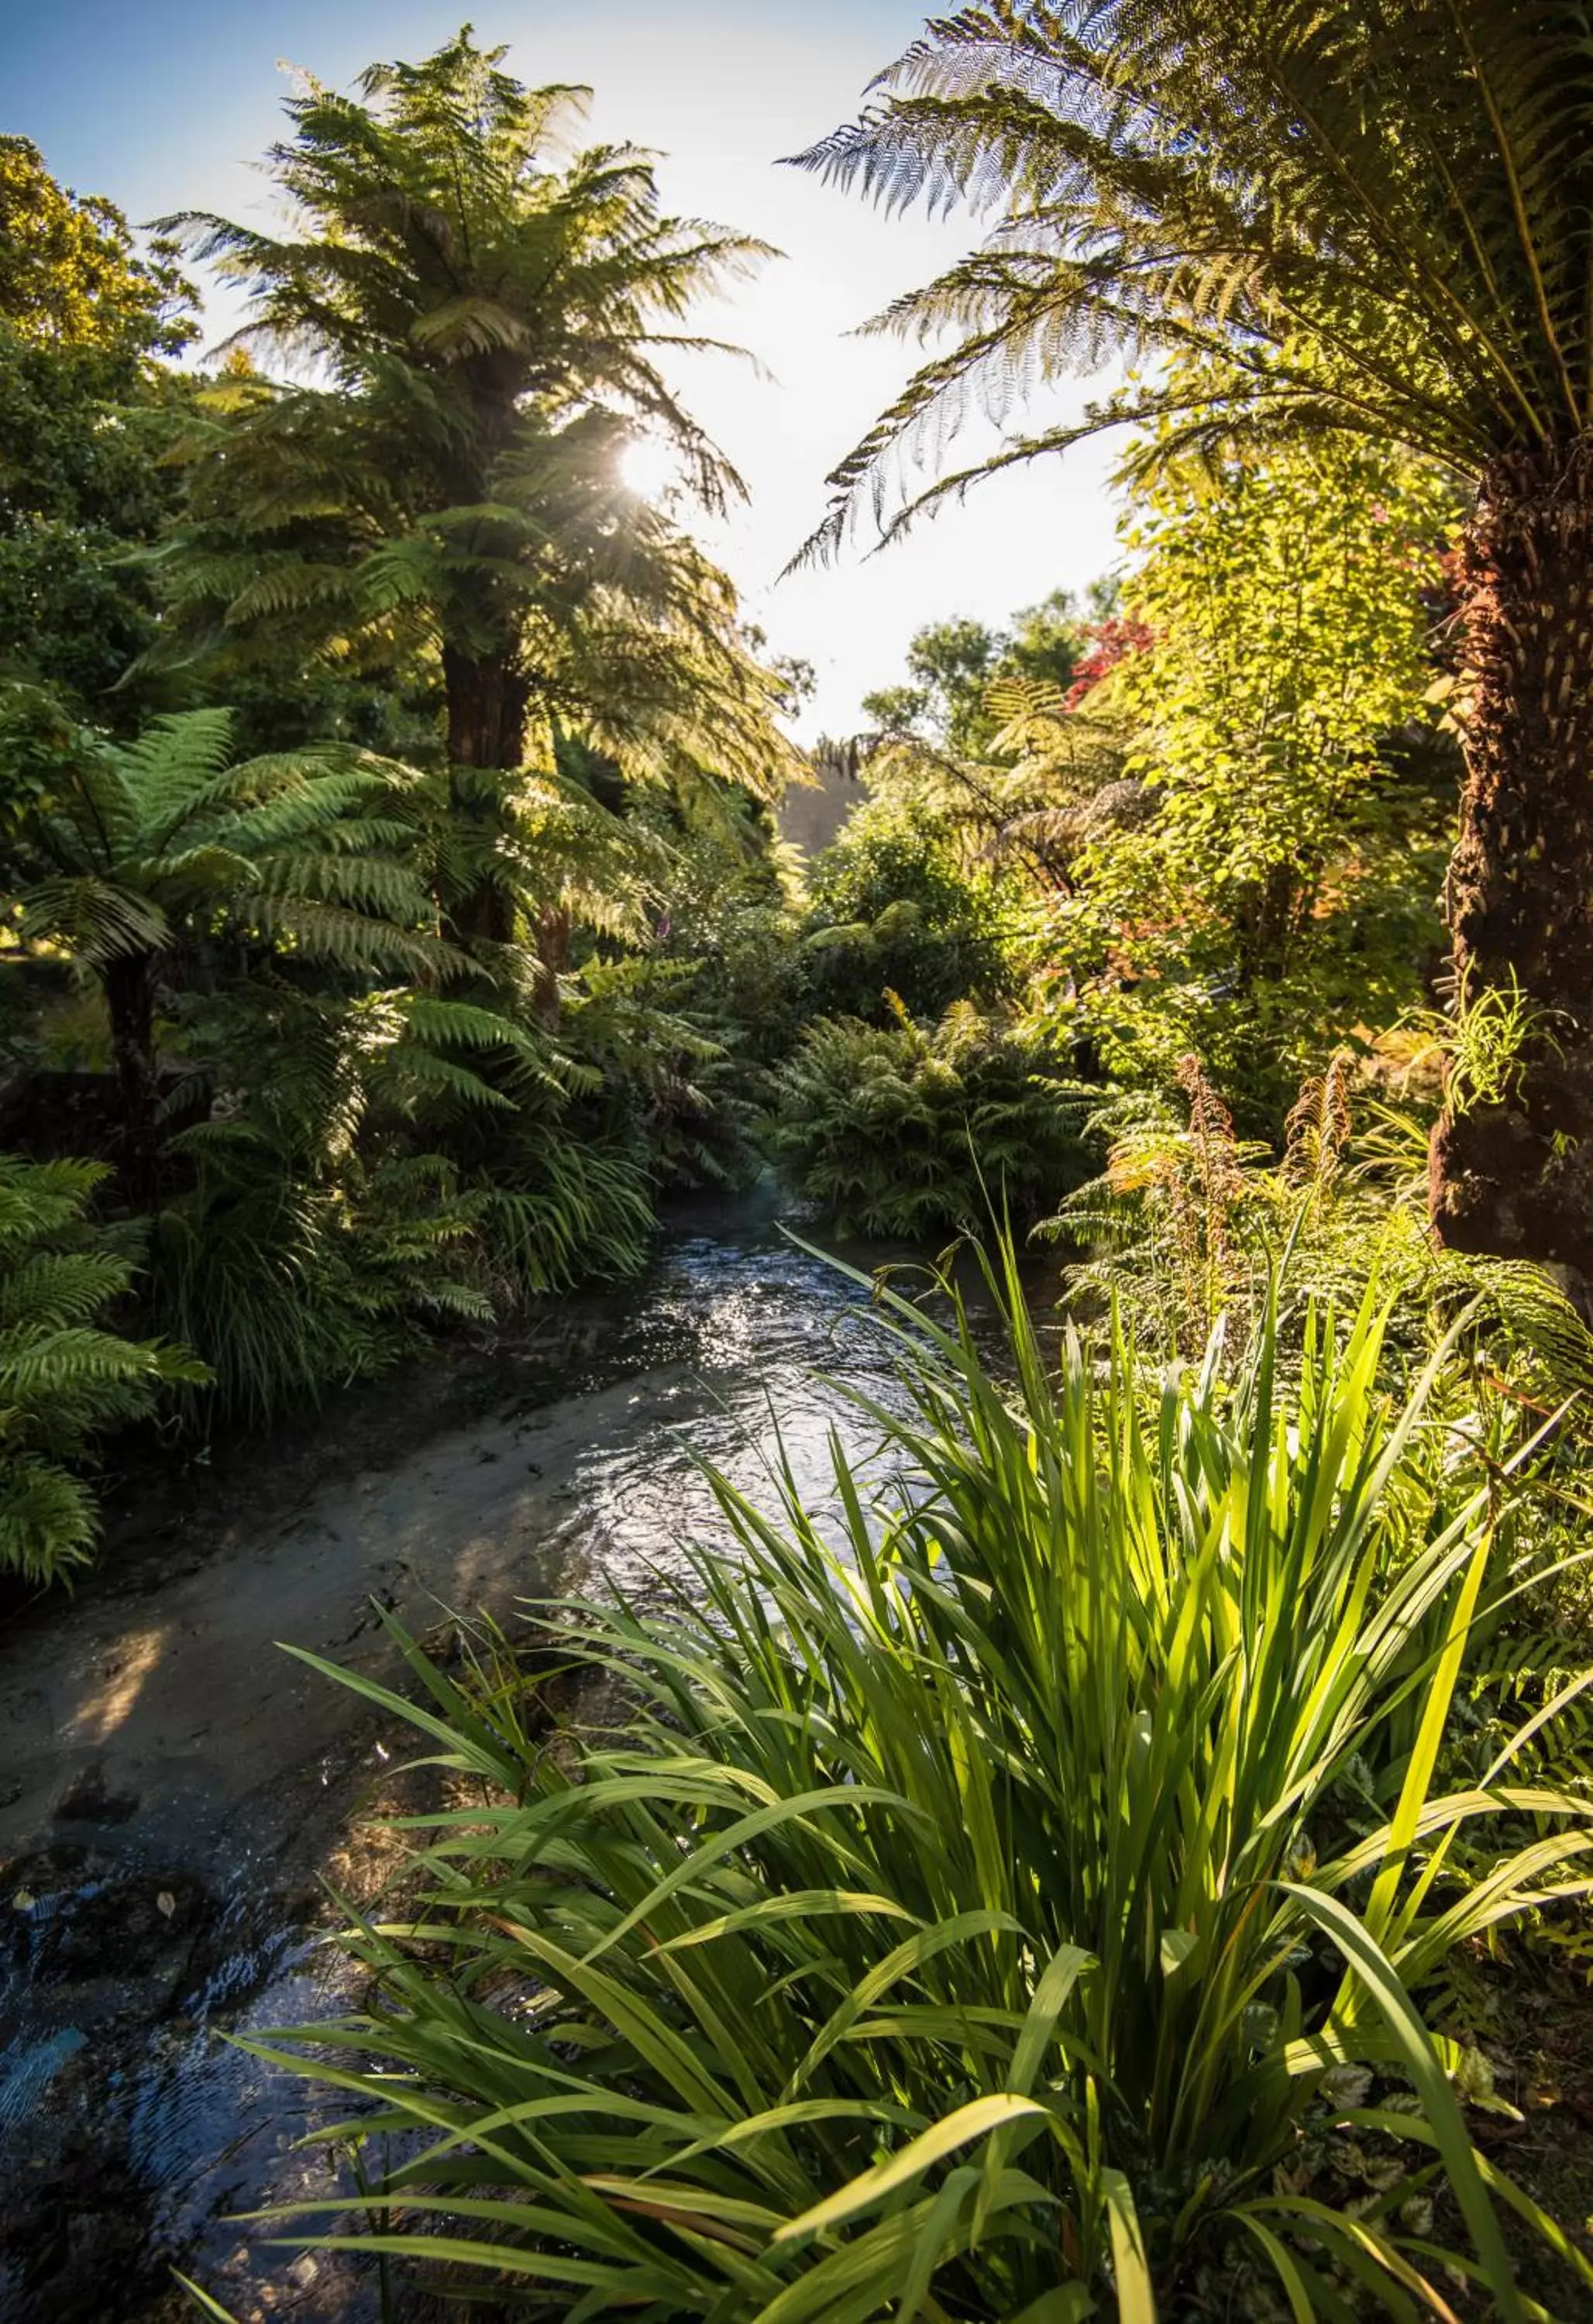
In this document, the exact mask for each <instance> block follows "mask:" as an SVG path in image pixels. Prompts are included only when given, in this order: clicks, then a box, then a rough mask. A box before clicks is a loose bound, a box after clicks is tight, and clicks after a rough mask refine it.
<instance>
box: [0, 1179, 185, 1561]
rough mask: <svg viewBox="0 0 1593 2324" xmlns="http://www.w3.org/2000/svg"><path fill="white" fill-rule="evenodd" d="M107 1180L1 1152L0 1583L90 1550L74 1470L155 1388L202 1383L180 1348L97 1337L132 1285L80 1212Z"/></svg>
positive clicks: (83, 1494) (133, 1416) (146, 1404)
mask: <svg viewBox="0 0 1593 2324" xmlns="http://www.w3.org/2000/svg"><path fill="white" fill-rule="evenodd" d="M105 1176H107V1173H106V1171H105V1169H104V1167H103V1166H101V1165H98V1164H95V1163H90V1162H44V1163H32V1162H26V1161H23V1159H22V1158H21V1157H18V1156H15V1155H10V1154H6V1155H0V1572H5V1571H9V1572H19V1573H21V1574H22V1575H23V1578H24V1580H27V1581H29V1582H51V1581H57V1580H60V1579H61V1578H63V1577H66V1576H69V1574H70V1572H72V1570H73V1569H74V1568H76V1567H78V1566H79V1565H81V1564H82V1563H84V1562H85V1561H86V1560H87V1558H88V1556H89V1554H91V1552H92V1549H93V1546H94V1543H95V1541H96V1539H97V1536H98V1532H99V1516H98V1509H97V1504H96V1501H95V1499H94V1495H93V1492H92V1490H91V1489H90V1488H89V1487H88V1484H87V1483H85V1481H84V1480H83V1478H82V1477H81V1476H80V1475H79V1474H77V1473H75V1471H77V1470H78V1469H79V1468H80V1467H81V1466H83V1465H84V1464H85V1463H86V1462H88V1459H89V1456H90V1454H91V1451H92V1446H93V1441H94V1438H95V1437H96V1435H97V1434H98V1433H100V1432H102V1431H103V1430H105V1429H107V1428H111V1427H116V1426H120V1425H125V1424H126V1423H127V1422H129V1421H134V1420H138V1419H141V1418H143V1417H144V1416H145V1415H146V1414H147V1413H148V1412H149V1411H150V1410H151V1409H152V1408H153V1404H154V1401H155V1397H156V1393H157V1391H158V1390H159V1388H160V1387H161V1385H162V1382H178V1381H185V1382H188V1383H190V1384H195V1385H197V1384H199V1382H201V1381H203V1380H204V1379H207V1378H208V1374H207V1373H206V1371H205V1369H204V1367H203V1366H202V1365H201V1364H199V1363H197V1362H196V1361H195V1360H194V1359H193V1358H192V1357H191V1356H190V1355H189V1354H188V1353H187V1351H185V1350H183V1349H181V1348H173V1347H170V1346H167V1345H165V1344H163V1343H162V1342H159V1341H148V1340H146V1341H136V1340H127V1339H123V1338H122V1337H120V1336H119V1335H118V1334H117V1333H114V1332H110V1331H107V1330H105V1329H104V1328H102V1326H101V1324H100V1323H99V1321H98V1319H99V1318H100V1317H101V1316H102V1315H103V1314H104V1312H105V1310H106V1308H107V1306H108V1305H109V1304H110V1303H111V1301H113V1300H114V1299H118V1298H120V1297H122V1296H124V1295H125V1293H126V1291H127V1289H128V1287H129V1286H130V1285H131V1283H132V1281H133V1276H134V1268H133V1266H132V1264H131V1262H130V1261H129V1260H128V1259H126V1258H125V1256H123V1255H121V1254H120V1253H118V1252H117V1251H115V1250H112V1249H110V1248H109V1247H108V1245H107V1242H106V1240H105V1239H104V1237H103V1235H101V1234H100V1233H99V1232H98V1231H97V1230H96V1229H95V1228H94V1227H93V1225H92V1224H91V1223H90V1222H89V1221H88V1217H87V1215H86V1213H87V1208H88V1203H89V1202H90V1200H91V1199H92V1196H93V1194H94V1190H95V1188H96V1187H97V1185H98V1184H99V1183H100V1182H101V1180H102V1179H103V1178H104V1177H105Z"/></svg>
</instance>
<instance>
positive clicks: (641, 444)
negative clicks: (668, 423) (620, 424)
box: [619, 436, 681, 501]
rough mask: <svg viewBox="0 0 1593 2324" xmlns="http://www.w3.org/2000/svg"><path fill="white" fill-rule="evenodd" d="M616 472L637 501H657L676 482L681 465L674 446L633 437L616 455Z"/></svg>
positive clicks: (672, 487) (641, 437)
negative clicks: (618, 454) (617, 464)
mask: <svg viewBox="0 0 1593 2324" xmlns="http://www.w3.org/2000/svg"><path fill="white" fill-rule="evenodd" d="M619 473H620V475H621V477H622V479H623V480H624V483H625V490H626V491H627V492H632V493H635V495H636V497H637V499H638V500H644V501H661V500H662V499H663V498H664V497H665V495H666V494H667V493H670V492H671V491H672V490H673V489H674V487H675V486H676V485H677V484H679V483H680V481H681V464H680V460H679V458H678V457H677V456H676V452H675V448H674V446H673V445H672V444H666V443H665V442H664V441H663V439H662V437H658V436H636V437H633V438H632V439H631V441H630V442H629V443H628V444H627V445H626V446H625V450H624V451H623V452H622V453H621V455H620V461H619Z"/></svg>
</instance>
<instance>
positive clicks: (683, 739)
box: [162, 29, 794, 943]
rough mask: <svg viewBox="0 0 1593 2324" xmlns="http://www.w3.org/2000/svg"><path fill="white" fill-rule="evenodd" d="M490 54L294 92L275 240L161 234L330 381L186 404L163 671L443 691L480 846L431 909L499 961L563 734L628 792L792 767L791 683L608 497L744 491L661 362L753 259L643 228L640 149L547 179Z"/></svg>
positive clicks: (558, 103)
mask: <svg viewBox="0 0 1593 2324" xmlns="http://www.w3.org/2000/svg"><path fill="white" fill-rule="evenodd" d="M502 56H503V51H482V50H480V49H477V47H476V46H475V45H474V43H473V42H472V40H471V38H470V35H469V32H468V29H467V30H466V31H464V32H460V33H459V34H458V36H457V37H456V38H455V39H454V40H452V41H451V42H449V43H447V44H446V45H445V46H444V47H443V48H442V49H440V50H439V51H438V52H437V53H436V54H435V55H434V56H432V57H431V58H430V59H428V60H426V61H425V62H423V63H421V64H419V65H409V64H392V65H382V66H374V67H372V68H371V69H370V70H369V71H367V72H366V74H364V75H363V76H362V77H361V79H360V82H359V84H358V94H357V95H356V96H349V97H345V96H342V95H339V94H338V93H337V92H335V91H333V90H331V89H329V88H323V87H321V86H320V84H318V83H314V82H311V83H309V84H308V85H307V86H306V88H304V91H303V93H302V94H301V95H300V96H298V97H294V98H292V100H291V101H290V104H289V106H288V113H289V117H290V121H291V124H292V136H291V138H290V139H289V140H287V141H286V142H284V143H279V144H278V145H276V146H274V147H273V149H272V152H271V153H270V155H269V157H268V163H267V166H268V169H269V171H270V173H271V175H272V177H273V180H274V183H275V185H276V188H277V190H278V192H279V194H280V195H281V197H282V221H283V223H282V230H281V231H280V233H276V234H266V233H261V232H258V231H256V230H255V229H252V228H248V227H244V226H236V225H232V224H230V223H228V222H227V221H226V220H224V219H219V218H215V217H197V216H195V217H183V218H180V219H175V220H172V221H171V224H172V226H174V227H175V228H177V229H178V230H179V231H180V232H181V234H182V235H183V236H184V238H185V239H186V241H187V242H188V244H190V247H192V248H193V249H194V250H196V251H197V252H198V253H199V255H201V256H203V257H206V258H209V259H213V260H216V261H218V263H219V265H220V267H221V270H222V272H223V273H224V274H225V275H226V276H227V277H228V278H229V279H230V280H232V281H236V282H237V283H239V284H241V285H242V286H244V287H245V291H246V292H247V294H248V296H249V300H250V309H249V322H248V325H247V327H245V331H244V332H243V333H242V334H241V335H240V340H241V341H243V342H248V343H251V344H254V345H255V346H258V347H261V348H270V349H273V350H281V349H284V348H285V349H288V350H291V351H292V352H294V353H300V354H309V355H313V356H314V357H315V358H316V359H317V360H318V362H319V363H320V365H321V367H322V368H323V371H324V372H325V374H327V376H328V380H329V383H328V384H326V385H323V386H315V387H310V386H308V385H305V384H303V383H294V384H283V383H274V382H272V381H270V380H267V379H265V378H263V377H261V376H260V375H258V374H254V373H252V372H249V371H247V370H245V371H243V372H242V373H235V374H231V375H230V376H229V377H228V378H227V379H226V380H225V381H224V382H223V383H221V384H220V386H219V388H218V391H217V392H215V393H214V394H213V395H212V396H211V397H210V399H209V403H208V412H207V414H206V415H205V417H204V420H203V422H202V424H201V425H200V426H199V428H198V429H196V430H195V431H194V432H193V434H192V438H191V441H190V446H189V457H190V475H189V494H190V516H189V521H188V522H187V523H186V524H185V526H184V528H183V529H182V531H181V535H180V537H179V538H178V539H177V540H176V541H175V543H174V544H173V549H172V552H171V557H170V558H169V560H168V578H169V583H170V586H171V595H172V620H171V625H170V631H169V636H168V639H167V641H166V642H165V644H164V645H163V647H162V654H163V655H164V656H166V657H168V658H175V659H182V658H184V657H187V658H189V659H192V658H194V657H196V656H197V657H198V658H199V661H200V664H201V666H208V667H209V668H211V669H220V670H221V671H227V670H228V669H232V668H236V666H237V665H238V663H239V661H240V659H242V660H243V661H244V662H245V664H246V662H247V660H248V659H249V658H250V657H251V655H252V654H253V653H254V652H255V650H263V651H264V652H265V653H266V654H268V655H273V656H280V654H281V652H282V645H283V642H284V641H294V642H295V643H297V645H298V646H299V647H300V649H301V651H302V653H303V654H304V656H305V657H306V658H308V659H325V658H329V657H330V658H335V659H348V658H352V659H354V661H355V663H356V665H357V666H360V665H364V666H366V667H369V668H375V669H393V668H397V669H411V668H413V667H414V666H415V665H416V664H417V663H419V664H422V665H429V666H431V668H432V669H436V670H437V671H438V672H439V674H440V679H441V689H442V692H443V694H444V696H446V709H447V724H448V741H447V750H448V756H449V761H451V762H452V765H453V767H454V769H455V770H456V772H455V779H454V782H453V786H452V796H451V798H450V801H449V809H450V815H451V816H452V818H453V820H454V822H455V823H456V824H457V825H458V830H459V833H460V835H461V837H466V836H468V838H469V840H470V842H471V846H470V848H469V849H468V851H467V852H468V861H467V862H465V863H464V864H463V865H462V869H463V871H465V873H466V875H467V877H466V880H465V883H464V884H463V885H462V886H461V887H460V888H459V889H458V890H456V891H449V890H440V901H441V902H442V903H443V904H444V906H445V908H448V909H449V912H450V915H451V916H452V917H453V918H454V919H455V922H456V927H457V932H458V934H460V935H461V936H467V937H469V938H471V939H477V940H480V939H485V940H486V941H488V942H497V943H502V942H505V941H507V940H510V939H512V938H513V937H514V936H515V934H516V933H517V930H516V928H515V926H514V914H515V911H516V908H517V906H518V902H519V897H518V895H517V892H516V885H517V883H516V882H515V881H514V879H513V877H512V875H511V870H510V869H508V868H505V862H504V859H505V857H513V856H514V854H515V853H516V852H517V851H518V850H520V849H522V847H523V842H524V838H525V834H524V831H523V816H522V801H521V799H520V798H519V796H518V791H519V781H520V777H521V775H522V772H523V770H524V769H526V768H528V767H529V768H530V769H532V770H534V772H535V774H536V775H537V777H538V778H539V779H541V778H542V777H548V778H551V777H552V776H553V775H554V774H555V773H556V772H567V771H568V756H569V745H570V742H572V741H573V742H575V743H576V744H577V745H579V746H580V747H583V748H586V749H588V750H590V751H592V752H597V753H599V754H601V755H602V756H603V757H605V758H607V760H608V761H611V762H612V764H613V766H614V768H615V769H616V770H617V772H618V773H619V775H620V776H621V777H623V778H624V779H626V780H629V781H633V782H638V783H640V782H660V781H669V782H672V783H675V784H678V785H684V784H690V783H693V782H698V781H700V780H702V779H705V777H709V776H711V777H715V778H727V779H730V780H731V781H733V782H736V783H737V784H740V785H743V786H745V787H746V788H749V789H751V790H752V791H753V792H755V794H756V795H758V796H760V797H764V796H769V795H771V794H772V793H773V792H775V791H777V790H778V788H779V787H780V785H781V784H782V783H783V781H784V780H785V779H787V777H788V776H789V775H790V773H791V772H792V770H793V768H794V755H793V753H792V750H791V747H790V745H789V744H787V743H786V742H785V741H784V739H783V736H782V734H781V733H780V731H779V729H778V728H777V726H776V725H775V724H774V712H775V711H776V710H777V709H778V708H779V707H780V705H782V703H783V700H784V680H783V678H782V677H781V676H780V675H779V674H778V673H777V672H775V671H773V670H765V669H763V668H762V667H761V666H760V665H759V663H758V662H757V661H756V659H755V656H754V654H753V652H752V651H751V650H750V649H749V642H748V639H747V635H746V632H745V631H744V630H743V628H742V625H741V623H740V621H739V617H738V613H737V608H736V599H735V594H734V592H733V590H732V588H731V586H730V584H729V583H728V581H727V578H726V576H724V575H723V574H722V573H721V572H719V571H718V569H717V568H716V567H714V566H713V565H712V564H711V563H710V562H709V559H708V558H706V557H705V556H703V554H702V553H701V551H700V550H699V549H698V548H696V546H695V545H694V544H693V543H692V542H691V541H690V540H689V539H686V538H685V536H684V535H683V534H682V533H681V530H680V529H679V528H678V526H677V525H676V523H675V522H674V521H673V518H672V516H671V514H670V512H669V511H668V510H667V509H666V508H664V507H662V506H655V505H653V504H651V503H647V502H645V501H644V500H643V499H642V498H641V497H640V496H639V495H637V494H636V493H634V492H631V491H629V490H628V489H627V488H626V487H625V484H624V481H623V475H622V466H623V456H624V454H625V451H626V449H627V448H628V447H630V446H631V445H633V444H634V442H635V440H636V438H638V436H639V435H643V434H648V433H651V434H653V435H656V436H658V437H659V438H662V439H663V440H666V441H667V442H668V443H669V444H670V445H671V447H673V448H674V450H675V451H676V452H677V453H678V454H679V456H680V457H681V462H682V464H683V466H684V469H685V471H686V472H687V473H688V475H690V480H691V484H692V486H693V489H694V490H696V491H697V492H698V493H699V495H700V496H701V497H702V498H703V499H704V500H705V501H706V502H707V503H709V505H710V506H711V507H713V508H715V509H718V508H720V507H722V506H723V504H724V502H725V499H726V496H727V494H730V493H735V492H736V491H738V490H739V489H740V487H739V484H738V481H737V480H736V478H735V476H734V475H733V474H732V472H731V471H730V470H729V469H728V468H727V466H726V465H725V463H724V462H723V461H722V460H721V459H720V458H719V457H718V454H717V453H715V451H714V450H713V447H711V446H710V445H709V443H708V441H707V439H706V438H705V437H704V436H703V434H702V432H701V430H700V429H699V428H698V427H697V426H696V424H695V423H694V422H693V421H692V420H690V417H689V416H688V415H687V414H686V412H685V411H684V410H682V408H681V405H680V404H679V402H678V401H676V399H675V397H674V395H673V394H672V392H671V390H670V389H669V387H668V386H667V385H666V383H664V380H663V378H662V374H661V372H660V370H659V368H658V363H659V358H660V356H661V355H662V352H663V350H664V349H666V348H667V349H668V350H669V351H670V352H671V355H672V354H673V353H675V352H676V351H679V350H680V349H681V348H682V347H699V346H704V345H706V344H707V343H706V342H703V341H700V340H695V339H692V338H690V337H689V336H687V335H686V334H685V333H683V331H682V329H681V325H682V322H683V320H684V318H685V316H686V313H687V310H688V309H689V308H690V305H691V303H692V302H693V301H694V300H696V299H698V298H699V297H700V296H703V295H707V294H709V293H711V292H713V291H717V290H718V289H719V288H720V287H722V286H723V285H724V284H725V283H726V282H727V281H733V280H735V279H736V278H737V277H739V276H740V275H742V274H744V273H745V272H746V271H747V269H748V268H749V267H750V266H751V265H752V264H753V263H755V261H756V260H757V259H758V258H759V257H761V256H762V255H763V254H764V253H763V249H762V245H760V244H755V243H752V242H749V241H747V240H746V239H744V238H743V237H740V236H737V235H733V234H730V233H728V232H727V231H725V230H724V229H721V228H718V227H714V226H707V225H705V224H704V223H703V222H702V221H700V220H694V219H677V218H671V217H667V216H665V215H664V214H663V212H662V208H661V206H660V202H659V196H658V189H657V186H656V182H655V180H654V177H653V159H652V157H651V156H650V155H648V154H646V153H644V152H641V151H639V150H638V149H636V148H634V147H629V146H608V145H599V146H593V147H589V148H587V149H585V150H582V151H578V152H575V153H574V154H573V155H570V150H569V147H570V133H571V132H572V131H573V129H574V127H575V125H576V124H577V123H578V121H579V115H580V113H581V110H582V107H583V105H584V101H585V92H583V91H580V90H577V89H572V88H543V89H528V88H524V87H523V86H522V85H521V84H519V83H518V82H516V81H514V80H513V79H512V78H510V77H509V76H508V75H507V74H505V72H504V71H503V70H502V69H501V63H502ZM470 770H488V771H489V772H490V773H491V774H492V775H493V776H494V777H495V779H494V780H491V781H483V780H482V779H481V778H480V775H479V774H478V773H474V772H472V771H470ZM533 819H534V818H533Z"/></svg>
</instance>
